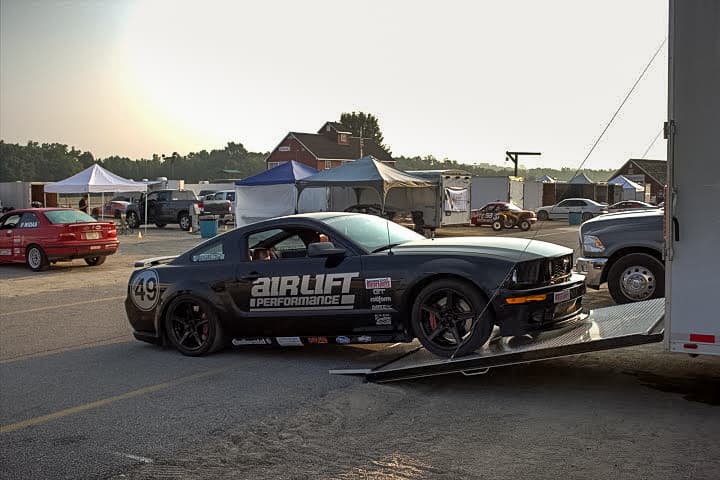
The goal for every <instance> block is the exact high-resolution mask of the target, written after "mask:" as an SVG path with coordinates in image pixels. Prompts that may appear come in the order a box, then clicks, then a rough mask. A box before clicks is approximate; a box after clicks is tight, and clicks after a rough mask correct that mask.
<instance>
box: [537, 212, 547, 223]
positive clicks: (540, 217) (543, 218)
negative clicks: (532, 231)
mask: <svg viewBox="0 0 720 480" xmlns="http://www.w3.org/2000/svg"><path fill="white" fill-rule="evenodd" d="M537 218H538V220H540V221H541V222H544V221H546V220H550V215H548V212H546V211H545V210H540V211H539V212H538V213H537Z"/></svg>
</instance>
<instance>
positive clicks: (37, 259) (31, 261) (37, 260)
mask: <svg viewBox="0 0 720 480" xmlns="http://www.w3.org/2000/svg"><path fill="white" fill-rule="evenodd" d="M25 262H26V263H27V266H28V267H29V268H30V270H32V271H33V272H42V271H44V270H47V269H48V268H50V262H48V258H47V255H45V250H43V249H42V247H40V246H39V245H30V246H28V248H27V250H26V251H25Z"/></svg>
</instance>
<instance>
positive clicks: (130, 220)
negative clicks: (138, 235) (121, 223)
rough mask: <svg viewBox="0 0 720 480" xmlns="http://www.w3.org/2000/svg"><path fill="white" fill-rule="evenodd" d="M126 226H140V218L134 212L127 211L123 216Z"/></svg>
mask: <svg viewBox="0 0 720 480" xmlns="http://www.w3.org/2000/svg"><path fill="white" fill-rule="evenodd" d="M125 221H126V222H127V226H128V228H138V227H139V226H140V218H139V217H138V215H137V213H135V212H128V214H127V215H126V216H125Z"/></svg>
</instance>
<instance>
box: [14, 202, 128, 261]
mask: <svg viewBox="0 0 720 480" xmlns="http://www.w3.org/2000/svg"><path fill="white" fill-rule="evenodd" d="M118 245H119V242H118V239H117V230H116V229H115V224H114V223H109V222H98V221H97V220H95V219H94V218H93V217H91V216H90V215H88V214H87V213H83V212H81V211H80V210H75V209H72V208H27V209H22V210H12V211H10V212H8V213H6V214H5V215H3V216H2V217H1V218H0V263H23V262H24V263H27V265H28V267H30V268H31V269H32V270H34V271H36V272H37V271H40V270H46V269H47V268H48V266H49V265H50V262H52V263H55V262H57V261H60V260H72V259H74V258H83V259H85V263H87V264H88V265H90V266H95V265H101V264H103V263H105V258H106V257H107V256H108V255H112V254H113V253H115V252H116V251H117V249H118Z"/></svg>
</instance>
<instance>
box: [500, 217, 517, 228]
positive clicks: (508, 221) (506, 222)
mask: <svg viewBox="0 0 720 480" xmlns="http://www.w3.org/2000/svg"><path fill="white" fill-rule="evenodd" d="M514 226H515V219H514V218H513V217H503V227H504V228H513V227H514Z"/></svg>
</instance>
